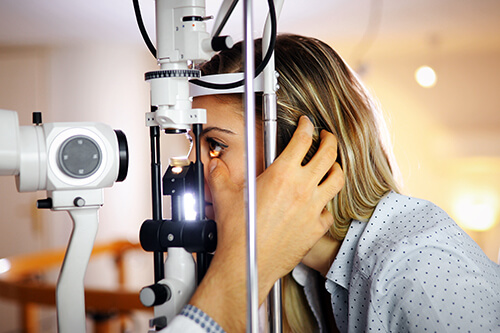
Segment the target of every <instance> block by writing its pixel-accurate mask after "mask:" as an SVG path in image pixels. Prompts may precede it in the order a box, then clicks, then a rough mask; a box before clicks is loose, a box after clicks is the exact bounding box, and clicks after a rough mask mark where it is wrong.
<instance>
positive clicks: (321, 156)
mask: <svg viewBox="0 0 500 333" xmlns="http://www.w3.org/2000/svg"><path fill="white" fill-rule="evenodd" d="M320 138H321V142H320V144H319V147H318V150H317V151H316V153H315V154H314V156H313V157H312V158H311V160H310V161H309V162H308V163H307V164H306V166H305V167H306V169H308V170H310V172H311V173H312V176H313V178H312V180H314V181H315V182H316V185H317V184H319V183H320V181H321V180H322V179H323V177H324V176H325V175H326V174H327V172H328V171H329V170H330V169H331V168H332V166H333V164H334V163H335V161H336V160H337V138H336V137H335V136H334V135H333V134H332V133H330V132H327V131H325V130H322V131H321V133H320Z"/></svg>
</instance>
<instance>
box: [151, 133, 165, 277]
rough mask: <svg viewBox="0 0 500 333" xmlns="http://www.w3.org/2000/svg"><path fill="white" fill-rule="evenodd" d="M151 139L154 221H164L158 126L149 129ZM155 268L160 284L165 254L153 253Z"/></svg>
mask: <svg viewBox="0 0 500 333" xmlns="http://www.w3.org/2000/svg"><path fill="white" fill-rule="evenodd" d="M149 138H150V146H151V194H152V209H153V212H152V213H153V220H154V221H162V193H161V159H160V128H159V127H158V126H152V127H150V128H149ZM153 266H154V275H155V282H158V281H160V280H162V279H163V278H164V277H165V264H164V260H163V252H161V251H155V252H153Z"/></svg>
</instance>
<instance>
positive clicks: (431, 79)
mask: <svg viewBox="0 0 500 333" xmlns="http://www.w3.org/2000/svg"><path fill="white" fill-rule="evenodd" d="M415 80H417V82H418V84H419V85H421V86H422V87H424V88H431V87H434V85H436V81H437V76H436V72H435V71H434V70H433V69H432V68H431V67H429V66H421V67H419V68H418V69H417V70H416V71H415Z"/></svg>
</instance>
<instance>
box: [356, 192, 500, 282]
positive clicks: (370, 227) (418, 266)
mask: <svg viewBox="0 0 500 333" xmlns="http://www.w3.org/2000/svg"><path fill="white" fill-rule="evenodd" d="M354 263H355V265H356V266H357V267H358V268H359V269H360V270H361V273H362V274H364V275H365V277H366V278H370V279H371V278H373V277H374V276H377V278H379V277H382V276H383V277H384V279H391V278H393V276H394V278H395V277H401V276H400V274H402V272H405V274H408V273H409V272H411V273H412V274H415V275H417V277H418V278H419V279H428V280H431V279H437V278H439V275H445V276H446V277H447V278H458V277H460V276H461V277H463V276H466V275H471V274H473V275H474V274H480V275H481V276H484V277H485V278H487V279H488V280H492V281H493V283H494V284H495V285H496V288H497V289H498V286H499V284H498V281H499V279H500V276H499V267H500V266H498V265H497V264H495V263H493V262H492V261H491V260H489V259H488V258H487V256H486V255H485V254H484V252H483V251H482V250H481V248H480V247H479V246H478V245H477V244H476V243H475V242H474V241H473V240H472V239H471V238H470V237H469V236H468V235H467V234H466V233H465V232H464V231H463V230H462V229H461V228H460V227H459V226H458V225H457V224H456V223H455V222H454V221H453V220H452V219H451V218H450V217H449V216H448V214H446V213H445V212H444V211H443V210H442V209H441V208H439V207H438V206H436V205H434V204H433V203H431V202H429V201H426V200H421V199H415V198H411V197H406V196H403V195H400V194H396V193H393V192H392V193H390V194H389V195H387V196H386V197H384V198H383V199H382V200H381V201H380V203H379V205H378V206H377V208H376V211H375V213H374V214H373V216H372V218H371V219H370V221H369V222H368V224H367V225H366V227H365V229H364V231H363V233H362V234H361V235H360V236H359V243H358V247H357V249H356V254H355V257H354ZM494 281H497V282H496V283H495V282H494Z"/></svg>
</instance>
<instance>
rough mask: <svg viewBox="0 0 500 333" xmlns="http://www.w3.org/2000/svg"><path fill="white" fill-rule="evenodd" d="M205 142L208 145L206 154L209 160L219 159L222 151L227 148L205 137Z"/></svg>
mask: <svg viewBox="0 0 500 333" xmlns="http://www.w3.org/2000/svg"><path fill="white" fill-rule="evenodd" d="M205 141H206V142H207V144H208V154H209V155H210V157H211V158H219V157H221V156H222V155H223V154H224V150H225V149H226V148H228V147H229V146H228V145H225V144H223V143H221V142H219V141H217V140H215V139H213V138H209V137H207V138H205Z"/></svg>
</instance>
